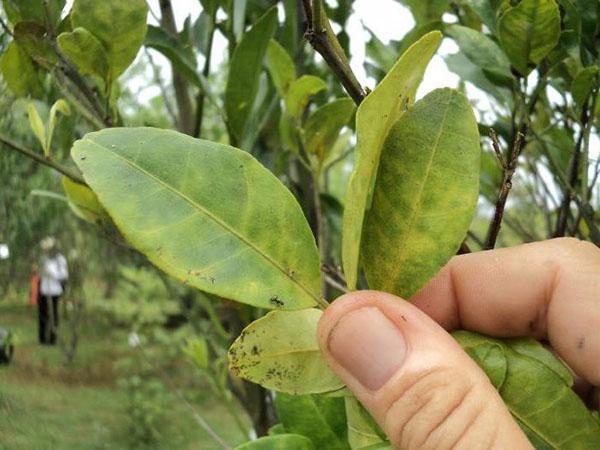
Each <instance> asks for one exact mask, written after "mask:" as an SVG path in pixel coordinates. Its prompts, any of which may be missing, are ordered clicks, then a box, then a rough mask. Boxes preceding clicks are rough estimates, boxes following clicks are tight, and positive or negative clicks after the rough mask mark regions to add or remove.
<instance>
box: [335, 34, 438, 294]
mask: <svg viewBox="0 0 600 450" xmlns="http://www.w3.org/2000/svg"><path fill="white" fill-rule="evenodd" d="M441 39H442V34H441V33H440V32H438V31H433V32H431V33H429V34H426V35H425V36H423V37H422V38H421V39H419V40H418V41H417V42H416V43H415V44H413V45H412V46H411V47H409V48H408V50H406V52H405V53H404V54H403V55H402V56H401V57H400V59H399V60H398V61H397V62H396V64H395V65H394V67H393V68H392V70H390V72H389V73H388V74H387V75H386V76H385V78H384V79H383V80H382V81H381V83H379V85H378V86H377V87H376V88H375V90H374V91H373V92H371V93H370V94H369V95H368V96H367V97H366V98H365V100H363V102H362V103H361V104H360V106H359V107H358V110H357V112H356V131H357V149H356V152H357V153H356V164H355V167H354V172H353V173H352V177H351V179H350V182H349V184H348V191H347V194H346V202H345V204H346V208H345V210H344V221H343V234H342V262H343V266H344V273H345V275H346V281H347V283H348V288H349V289H351V290H352V289H355V288H356V280H357V277H358V261H359V249H360V241H361V236H362V228H363V221H364V216H365V211H366V210H367V209H368V208H369V206H370V203H371V196H372V193H373V188H374V186H375V179H376V177H377V169H378V167H379V157H380V154H381V150H382V148H383V144H384V141H385V138H386V137H387V135H388V133H389V131H390V129H391V128H392V126H393V125H394V124H395V123H396V121H397V120H398V119H399V118H400V117H401V116H402V114H403V113H404V111H405V110H406V108H407V106H408V105H410V104H411V103H412V101H413V100H414V96H415V92H416V90H417V87H418V86H419V84H420V82H421V79H422V78H423V74H424V73H425V68H426V67H427V64H428V63H429V60H430V59H431V57H432V56H433V54H434V53H435V51H436V49H437V47H438V45H439V43H440V41H441Z"/></svg>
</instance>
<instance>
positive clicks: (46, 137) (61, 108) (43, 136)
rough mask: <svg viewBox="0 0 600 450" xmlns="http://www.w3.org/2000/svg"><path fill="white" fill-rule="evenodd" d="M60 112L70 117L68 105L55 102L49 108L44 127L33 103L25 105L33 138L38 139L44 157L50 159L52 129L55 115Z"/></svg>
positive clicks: (55, 118)
mask: <svg viewBox="0 0 600 450" xmlns="http://www.w3.org/2000/svg"><path fill="white" fill-rule="evenodd" d="M59 112H61V113H62V114H63V115H65V116H69V115H71V108H70V107H69V104H68V103H67V102H65V101H64V100H62V99H59V100H57V101H56V102H55V103H54V104H53V105H52V107H51V108H50V113H49V116H48V123H47V124H46V125H44V122H43V121H42V118H41V117H40V114H39V113H38V110H37V109H36V107H35V105H34V104H33V102H29V103H28V104H27V116H28V118H29V125H30V126H31V130H32V131H33V134H35V137H36V138H37V139H38V141H39V143H40V145H41V146H42V150H43V152H44V156H45V157H46V158H49V157H50V147H51V145H52V136H53V135H54V128H55V127H56V121H57V115H58V113H59Z"/></svg>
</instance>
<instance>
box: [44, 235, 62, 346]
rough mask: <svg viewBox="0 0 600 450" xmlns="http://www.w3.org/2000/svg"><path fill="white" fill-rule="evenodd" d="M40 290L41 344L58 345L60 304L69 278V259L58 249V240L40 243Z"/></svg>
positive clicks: (48, 239) (51, 239)
mask: <svg viewBox="0 0 600 450" xmlns="http://www.w3.org/2000/svg"><path fill="white" fill-rule="evenodd" d="M40 247H41V249H42V258H41V261H40V266H39V268H40V289H39V299H38V312H39V340H40V344H47V345H54V344H56V336H57V329H58V302H59V300H60V297H61V296H62V295H63V293H64V289H65V285H66V282H67V279H68V277H69V270H68V267H67V259H66V258H65V257H64V256H63V255H62V254H61V253H60V252H59V251H58V249H57V248H56V240H55V239H54V238H53V237H47V238H44V239H43V240H42V242H41V243H40Z"/></svg>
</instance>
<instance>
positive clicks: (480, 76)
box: [444, 52, 511, 105]
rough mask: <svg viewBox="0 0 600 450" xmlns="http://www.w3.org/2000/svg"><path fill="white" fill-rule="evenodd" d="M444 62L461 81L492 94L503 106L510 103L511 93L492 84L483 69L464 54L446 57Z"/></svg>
mask: <svg viewBox="0 0 600 450" xmlns="http://www.w3.org/2000/svg"><path fill="white" fill-rule="evenodd" d="M444 61H445V62H446V65H447V66H448V70H450V71H451V72H454V73H455V74H457V75H458V76H459V77H460V79H461V81H468V82H469V83H471V84H473V86H475V87H476V88H478V89H481V90H482V91H484V92H486V93H488V94H490V95H491V96H492V97H494V99H496V100H497V101H498V102H499V103H501V104H504V105H506V104H507V103H508V102H509V101H510V98H511V96H510V91H509V90H507V89H505V88H503V87H501V86H497V85H495V84H494V83H493V82H491V81H490V80H489V79H488V77H487V76H486V75H485V73H484V71H483V69H481V68H480V67H477V66H476V65H475V64H473V63H472V62H471V61H469V59H467V57H466V56H465V55H464V54H463V53H462V52H461V53H452V54H449V55H446V56H445V57H444Z"/></svg>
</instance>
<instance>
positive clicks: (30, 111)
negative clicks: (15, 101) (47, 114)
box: [27, 102, 49, 157]
mask: <svg viewBox="0 0 600 450" xmlns="http://www.w3.org/2000/svg"><path fill="white" fill-rule="evenodd" d="M27 117H28V118H29V126H30V127H31V129H32V130H33V134H35V137H36V138H37V140H38V141H39V143H40V145H41V146H42V150H43V151H44V156H46V157H48V156H49V155H48V154H47V153H46V127H45V126H44V122H43V121H42V118H41V117H40V113H38V110H37V109H36V107H35V106H34V104H33V103H32V102H29V103H27Z"/></svg>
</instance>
